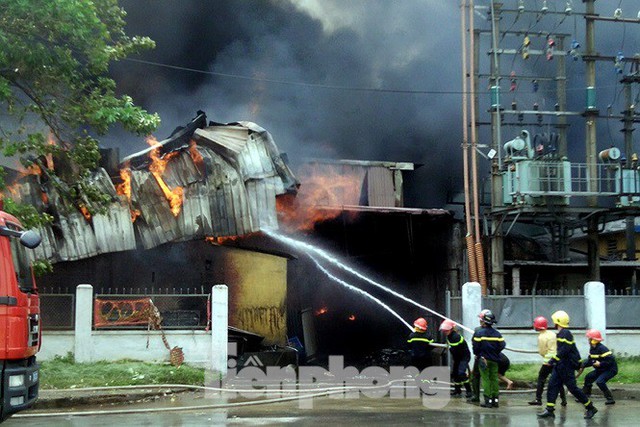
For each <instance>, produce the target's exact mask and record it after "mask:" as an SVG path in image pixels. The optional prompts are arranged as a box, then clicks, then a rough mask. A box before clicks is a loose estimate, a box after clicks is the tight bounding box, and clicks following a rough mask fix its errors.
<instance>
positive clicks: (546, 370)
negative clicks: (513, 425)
mask: <svg viewBox="0 0 640 427" xmlns="http://www.w3.org/2000/svg"><path fill="white" fill-rule="evenodd" d="M533 329H535V330H536V331H538V353H540V356H542V366H540V371H538V384H537V386H536V398H535V399H534V400H532V401H531V402H529V405H535V406H542V390H543V389H544V383H545V382H546V381H547V378H548V377H549V375H550V374H551V371H553V367H552V366H551V362H550V360H551V358H552V357H553V356H555V355H556V348H557V347H556V346H557V341H556V334H554V333H553V332H552V331H550V330H549V329H548V324H547V319H546V318H545V317H544V316H538V317H536V318H535V319H533ZM560 401H561V402H562V403H561V404H562V406H567V395H566V394H565V392H564V386H562V387H560Z"/></svg>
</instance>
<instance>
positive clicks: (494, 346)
mask: <svg viewBox="0 0 640 427" xmlns="http://www.w3.org/2000/svg"><path fill="white" fill-rule="evenodd" d="M504 347H505V342H504V338H502V334H501V333H500V332H498V331H497V330H496V329H493V328H492V327H490V326H489V327H486V328H485V327H481V328H476V330H475V333H474V334H473V354H475V356H476V357H484V358H485V359H487V360H491V361H493V362H496V363H498V362H500V353H501V352H502V350H504Z"/></svg>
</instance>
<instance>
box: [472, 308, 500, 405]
mask: <svg viewBox="0 0 640 427" xmlns="http://www.w3.org/2000/svg"><path fill="white" fill-rule="evenodd" d="M483 319H487V320H486V321H485V320H483ZM481 320H482V321H483V326H482V327H481V328H478V329H476V332H475V333H474V334H473V354H474V355H475V356H476V359H477V362H478V364H479V366H480V378H481V381H482V388H483V392H484V399H485V402H484V404H481V406H484V407H498V395H499V392H500V389H499V386H498V362H499V361H500V352H501V351H502V350H503V349H504V347H505V341H504V338H503V337H502V334H500V332H498V331H497V330H496V329H494V328H493V327H492V326H491V325H492V324H493V323H495V317H493V314H485V315H484V317H481Z"/></svg>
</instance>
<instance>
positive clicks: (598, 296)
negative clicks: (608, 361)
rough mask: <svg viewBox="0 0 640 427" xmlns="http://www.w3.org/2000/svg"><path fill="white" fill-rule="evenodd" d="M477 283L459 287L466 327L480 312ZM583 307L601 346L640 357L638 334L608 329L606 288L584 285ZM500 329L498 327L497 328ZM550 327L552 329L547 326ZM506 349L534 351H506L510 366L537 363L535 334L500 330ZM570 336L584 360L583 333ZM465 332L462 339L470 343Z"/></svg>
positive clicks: (473, 323) (472, 324)
mask: <svg viewBox="0 0 640 427" xmlns="http://www.w3.org/2000/svg"><path fill="white" fill-rule="evenodd" d="M479 287H480V285H479V284H478V283H465V284H464V286H463V287H462V319H463V322H464V324H465V325H466V326H468V327H471V328H473V327H475V326H476V324H477V315H478V313H479V312H480V304H481V301H482V297H481V295H480V290H479ZM584 304H585V316H586V320H587V326H588V327H589V328H593V329H598V330H600V331H601V333H602V335H603V337H604V339H605V341H604V344H605V345H606V346H607V347H609V349H611V350H613V352H614V354H615V355H616V356H618V357H628V356H640V330H624V329H607V327H606V319H607V313H606V305H605V288H604V284H602V283H601V282H587V283H586V284H585V285H584ZM498 326H499V325H498ZM550 326H551V325H550ZM498 330H499V331H500V332H501V333H502V336H503V337H504V339H505V341H506V344H507V348H511V349H514V350H526V351H532V350H536V352H535V353H532V352H529V353H525V352H519V351H510V350H505V352H504V353H505V354H506V355H507V357H508V358H509V359H510V360H511V362H512V363H540V362H541V361H542V358H541V356H540V355H539V354H538V353H537V349H538V341H537V337H538V333H537V332H536V331H534V330H533V329H532V330H529V331H527V330H516V329H500V328H499V327H498ZM571 333H572V334H573V337H574V339H575V341H576V346H577V347H578V350H579V351H580V355H581V356H582V357H583V358H585V357H587V356H588V354H589V342H588V341H587V338H586V336H585V334H586V330H584V329H572V330H571ZM469 335H471V334H470V333H469V332H465V339H467V341H468V342H471V340H470V338H468V336H469Z"/></svg>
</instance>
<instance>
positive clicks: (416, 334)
mask: <svg viewBox="0 0 640 427" xmlns="http://www.w3.org/2000/svg"><path fill="white" fill-rule="evenodd" d="M413 328H414V330H413V332H411V334H410V335H409V338H408V339H407V343H408V344H409V352H410V354H411V364H412V366H415V367H416V368H418V370H419V371H422V370H423V369H424V368H426V367H428V366H430V365H431V350H432V349H433V347H432V346H431V344H433V338H432V337H431V335H429V333H428V332H427V321H426V320H425V319H424V318H423V317H420V318H418V319H416V321H415V322H413Z"/></svg>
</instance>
